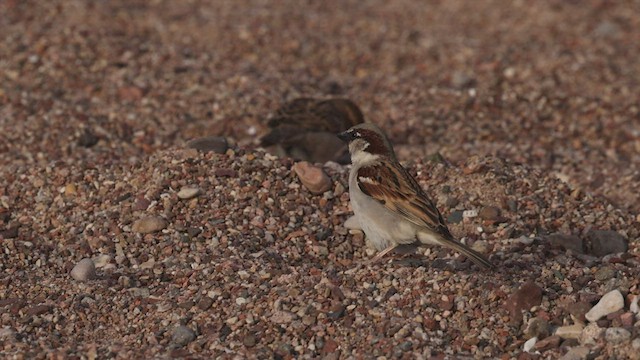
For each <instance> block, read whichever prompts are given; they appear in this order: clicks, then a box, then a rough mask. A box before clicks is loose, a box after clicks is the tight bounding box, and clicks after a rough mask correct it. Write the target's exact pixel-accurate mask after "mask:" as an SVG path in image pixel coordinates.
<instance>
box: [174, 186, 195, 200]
mask: <svg viewBox="0 0 640 360" xmlns="http://www.w3.org/2000/svg"><path fill="white" fill-rule="evenodd" d="M198 195H200V189H199V188H198V187H197V186H190V185H187V186H183V187H182V189H180V191H178V197H179V198H180V199H182V200H188V199H192V198H194V197H196V196H198Z"/></svg>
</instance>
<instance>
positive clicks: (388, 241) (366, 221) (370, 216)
mask: <svg viewBox="0 0 640 360" xmlns="http://www.w3.org/2000/svg"><path fill="white" fill-rule="evenodd" d="M354 173H355V172H352V174H351V176H350V177H349V196H350V197H351V207H352V208H353V212H354V214H355V215H356V216H358V219H359V221H360V224H361V226H362V230H363V231H364V233H365V235H366V237H367V241H369V242H370V243H371V244H372V245H373V246H374V247H375V248H376V249H377V250H383V249H385V248H387V247H389V246H390V245H393V244H411V243H413V242H415V241H416V230H417V229H416V227H415V225H413V224H412V223H410V222H408V221H407V220H405V219H404V218H403V217H402V216H401V215H399V214H397V213H395V212H393V211H391V210H389V209H387V208H386V207H385V206H384V205H382V204H380V203H379V202H377V201H376V200H374V199H372V198H371V197H369V196H368V195H366V194H364V193H363V192H362V191H361V190H360V188H359V187H358V185H357V183H356V181H355V180H356V179H355V176H354V175H353V174H354Z"/></svg>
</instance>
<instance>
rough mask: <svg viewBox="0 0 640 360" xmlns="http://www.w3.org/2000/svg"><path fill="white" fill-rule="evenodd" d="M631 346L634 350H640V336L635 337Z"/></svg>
mask: <svg viewBox="0 0 640 360" xmlns="http://www.w3.org/2000/svg"><path fill="white" fill-rule="evenodd" d="M631 347H632V348H633V350H640V337H638V338H635V339H633V341H632V342H631Z"/></svg>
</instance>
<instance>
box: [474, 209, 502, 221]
mask: <svg viewBox="0 0 640 360" xmlns="http://www.w3.org/2000/svg"><path fill="white" fill-rule="evenodd" d="M478 217H480V219H482V220H490V221H493V220H497V219H498V218H499V217H500V209H498V208H497V207H495V206H485V207H483V208H482V209H480V211H478Z"/></svg>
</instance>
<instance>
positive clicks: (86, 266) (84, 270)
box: [70, 258, 96, 281]
mask: <svg viewBox="0 0 640 360" xmlns="http://www.w3.org/2000/svg"><path fill="white" fill-rule="evenodd" d="M70 275H71V277H72V278H74V279H75V280H78V281H87V280H91V279H93V278H95V277H96V266H95V264H94V263H93V260H91V259H89V258H85V259H82V260H80V261H79V262H78V263H77V264H76V266H74V267H73V269H72V270H71V273H70Z"/></svg>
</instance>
